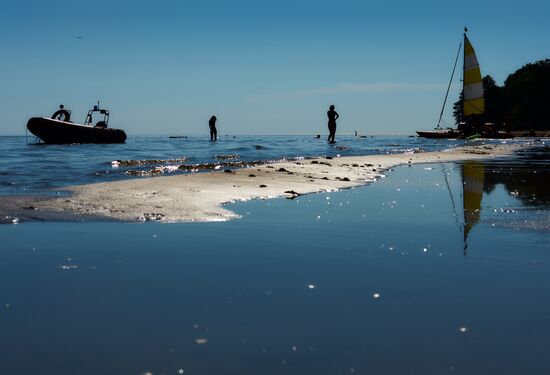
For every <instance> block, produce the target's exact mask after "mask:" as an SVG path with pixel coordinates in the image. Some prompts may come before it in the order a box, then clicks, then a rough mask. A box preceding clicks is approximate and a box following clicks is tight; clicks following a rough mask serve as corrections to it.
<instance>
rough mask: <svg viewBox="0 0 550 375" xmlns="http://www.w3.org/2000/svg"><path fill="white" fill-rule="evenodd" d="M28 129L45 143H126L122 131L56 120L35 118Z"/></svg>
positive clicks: (28, 125) (30, 121)
mask: <svg viewBox="0 0 550 375" xmlns="http://www.w3.org/2000/svg"><path fill="white" fill-rule="evenodd" d="M27 129H29V131H30V132H31V133H32V134H34V135H35V136H37V137H38V138H40V139H41V140H42V141H43V142H44V143H49V144H65V143H124V142H125V141H126V133H125V132H124V130H121V129H112V128H100V127H95V126H89V125H81V124H75V123H72V122H65V121H59V120H54V119H50V118H46V117H33V118H31V119H30V120H29V121H28V122H27Z"/></svg>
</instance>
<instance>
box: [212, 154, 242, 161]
mask: <svg viewBox="0 0 550 375" xmlns="http://www.w3.org/2000/svg"><path fill="white" fill-rule="evenodd" d="M239 158H240V156H239V155H237V154H229V155H216V159H218V160H229V159H239Z"/></svg>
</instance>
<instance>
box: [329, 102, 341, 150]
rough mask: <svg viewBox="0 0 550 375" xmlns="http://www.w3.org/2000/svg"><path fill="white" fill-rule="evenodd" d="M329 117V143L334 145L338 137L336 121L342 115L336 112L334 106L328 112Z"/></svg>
mask: <svg viewBox="0 0 550 375" xmlns="http://www.w3.org/2000/svg"><path fill="white" fill-rule="evenodd" d="M327 116H328V132H329V135H328V141H329V142H330V143H334V142H335V141H334V137H335V136H336V120H338V118H339V117H340V115H339V114H338V112H336V111H335V110H334V106H333V105H331V106H330V107H329V110H328V112H327Z"/></svg>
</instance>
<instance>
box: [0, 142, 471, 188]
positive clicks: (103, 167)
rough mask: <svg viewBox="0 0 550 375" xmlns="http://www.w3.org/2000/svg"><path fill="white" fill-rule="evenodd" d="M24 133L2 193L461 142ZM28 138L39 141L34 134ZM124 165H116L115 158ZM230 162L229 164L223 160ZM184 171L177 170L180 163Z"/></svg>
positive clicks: (8, 148)
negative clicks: (101, 139) (79, 140)
mask: <svg viewBox="0 0 550 375" xmlns="http://www.w3.org/2000/svg"><path fill="white" fill-rule="evenodd" d="M26 141H27V140H26V138H25V137H0V152H1V154H2V157H0V195H6V194H26V193H36V192H41V191H44V190H46V189H51V188H57V187H62V186H67V185H75V184H84V183H92V182H102V181H111V180H117V179H127V178H136V177H140V178H142V176H143V175H145V176H151V175H159V174H160V173H164V174H170V173H188V171H189V168H193V167H194V168H195V169H199V170H203V169H202V168H206V169H208V168H215V167H216V166H224V165H226V164H227V165H229V166H231V163H238V162H265V161H270V160H280V159H283V158H304V157H316V156H325V155H330V156H336V155H342V156H347V155H366V154H383V153H399V152H407V151H413V150H425V151H432V150H441V149H445V148H448V147H455V146H456V145H460V144H462V142H461V141H456V140H449V141H439V142H434V141H429V140H425V139H422V138H418V137H414V138H409V137H407V136H376V137H369V138H355V137H342V138H340V139H339V141H338V142H337V143H336V144H334V145H329V144H327V142H326V141H325V140H324V139H316V138H313V137H310V136H292V137H289V136H257V137H252V136H248V137H247V136H239V137H236V138H234V137H222V138H220V140H219V141H218V142H215V143H214V142H210V141H208V140H207V138H204V137H190V138H176V139H174V138H169V137H167V136H164V137H130V138H129V139H128V141H127V142H126V143H124V144H118V145H91V144H90V145H43V144H41V145H37V144H27V143H26ZM28 141H29V142H30V141H33V142H34V137H33V138H29V139H28ZM117 160H119V161H122V163H119V164H118V167H117V164H116V163H115V164H113V161H117ZM224 163H225V164H224ZM180 166H181V168H182V169H177V168H178V167H180Z"/></svg>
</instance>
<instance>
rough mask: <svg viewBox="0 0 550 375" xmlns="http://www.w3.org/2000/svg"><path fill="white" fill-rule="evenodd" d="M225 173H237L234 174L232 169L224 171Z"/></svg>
mask: <svg viewBox="0 0 550 375" xmlns="http://www.w3.org/2000/svg"><path fill="white" fill-rule="evenodd" d="M223 171H224V172H225V173H235V172H233V171H232V170H231V169H224V170H223Z"/></svg>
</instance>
